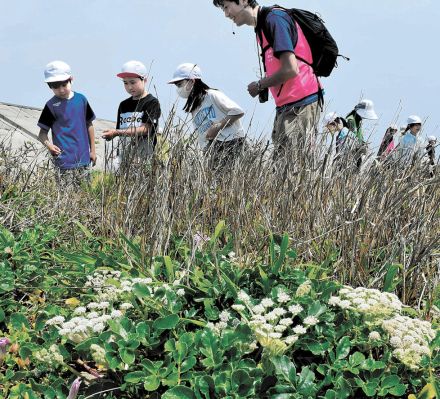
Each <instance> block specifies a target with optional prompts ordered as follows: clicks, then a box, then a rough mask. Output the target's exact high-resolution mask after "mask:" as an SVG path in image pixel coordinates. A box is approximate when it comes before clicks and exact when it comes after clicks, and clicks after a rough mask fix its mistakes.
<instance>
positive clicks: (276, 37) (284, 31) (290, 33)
mask: <svg viewBox="0 0 440 399" xmlns="http://www.w3.org/2000/svg"><path fill="white" fill-rule="evenodd" d="M266 24H267V29H268V31H269V33H270V35H271V36H272V38H273V45H272V48H273V54H274V56H275V57H276V58H280V56H281V53H285V52H291V53H295V47H296V44H297V42H298V30H297V29H296V25H295V23H294V21H293V20H292V18H291V17H290V16H289V14H287V13H286V12H285V11H282V10H272V11H271V12H270V13H269V14H268V15H267V18H266Z"/></svg>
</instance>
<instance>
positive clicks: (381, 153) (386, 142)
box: [377, 124, 399, 160]
mask: <svg viewBox="0 0 440 399" xmlns="http://www.w3.org/2000/svg"><path fill="white" fill-rule="evenodd" d="M398 130H399V128H398V127H397V125H396V124H392V125H390V126H389V127H388V128H387V130H386V132H385V135H384V136H383V139H382V142H381V143H380V147H379V150H378V151H377V158H378V159H379V160H381V159H384V157H385V156H386V155H388V154H389V152H390V151H392V150H393V149H394V147H395V144H394V137H395V135H396V134H397V132H398ZM391 147H392V148H391Z"/></svg>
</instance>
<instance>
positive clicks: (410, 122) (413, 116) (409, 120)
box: [406, 115, 422, 125]
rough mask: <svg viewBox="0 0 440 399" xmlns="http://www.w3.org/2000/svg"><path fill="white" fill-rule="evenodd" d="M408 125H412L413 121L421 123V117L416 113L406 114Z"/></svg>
mask: <svg viewBox="0 0 440 399" xmlns="http://www.w3.org/2000/svg"><path fill="white" fill-rule="evenodd" d="M406 123H407V124H408V125H413V124H415V123H422V118H420V116H417V115H410V116H408V120H407V121H406Z"/></svg>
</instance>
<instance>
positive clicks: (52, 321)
mask: <svg viewBox="0 0 440 399" xmlns="http://www.w3.org/2000/svg"><path fill="white" fill-rule="evenodd" d="M64 320H65V319H64V317H63V316H55V317H52V318H51V319H49V320H47V321H46V325H47V326H54V325H57V324H61V323H63V322H64Z"/></svg>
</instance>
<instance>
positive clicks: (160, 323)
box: [153, 314, 179, 330]
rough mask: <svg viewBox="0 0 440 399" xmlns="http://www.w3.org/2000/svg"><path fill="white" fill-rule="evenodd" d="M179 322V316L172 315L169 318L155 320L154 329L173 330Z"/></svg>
mask: <svg viewBox="0 0 440 399" xmlns="http://www.w3.org/2000/svg"><path fill="white" fill-rule="evenodd" d="M178 322H179V316H177V315H176V314H170V315H169V316H165V317H159V318H158V319H156V320H154V323H153V328H155V329H156V330H171V329H173V328H174V327H176V325H177V323H178Z"/></svg>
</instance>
